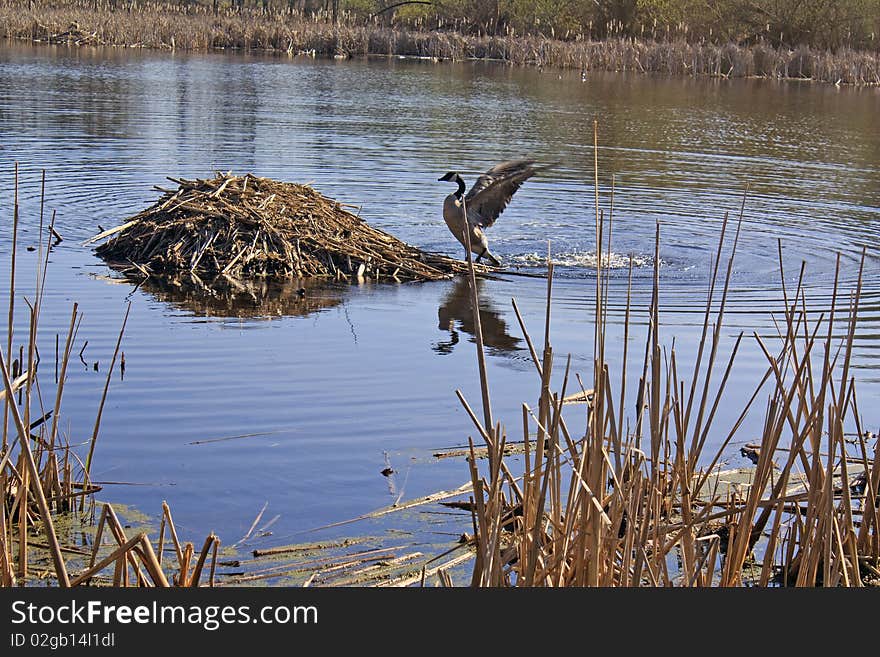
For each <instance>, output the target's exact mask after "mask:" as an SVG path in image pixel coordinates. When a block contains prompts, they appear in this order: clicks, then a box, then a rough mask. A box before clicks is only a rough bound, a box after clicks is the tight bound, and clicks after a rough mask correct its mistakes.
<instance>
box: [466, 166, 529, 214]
mask: <svg viewBox="0 0 880 657" xmlns="http://www.w3.org/2000/svg"><path fill="white" fill-rule="evenodd" d="M534 164H535V160H510V161H508V162H502V163H500V164H496V165H495V166H494V167H492V168H491V169H489V170H488V171H487V172H486V173H484V174H483V175H481V176H480V177H479V178H477V181H476V182H475V183H474V185H473V187H471V189H470V191H469V192H468V193H467V195H466V196H465V202H466V203H467V210H468V218H469V219H470V220H472V221H475V222H476V223H477V224H478V225H479V226H482V227H483V228H488V227H489V226H491V225H492V224H494V223H495V220H496V219H498V217H499V216H500V215H501V213H502V212H504V208H506V207H507V204H508V203H510V199H511V198H512V197H513V195H514V193H515V192H516V190H518V189H519V188H520V186H521V185H522V184H523V183H524V182H525V181H526V180H528V179H529V178H531V177H532V176H534V175H535V174H536V173H537V172H538V169H537V168H535V167H534Z"/></svg>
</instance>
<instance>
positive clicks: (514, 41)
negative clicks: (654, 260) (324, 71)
mask: <svg viewBox="0 0 880 657" xmlns="http://www.w3.org/2000/svg"><path fill="white" fill-rule="evenodd" d="M31 5H32V6H29V7H28V8H25V7H24V6H23V4H22V3H21V2H13V1H12V0H0V37H5V38H9V39H26V40H29V41H32V42H36V43H63V44H71V45H108V46H127V47H145V48H163V49H170V50H185V51H208V50H212V49H235V50H242V51H261V52H276V53H280V54H286V55H289V56H296V55H312V56H322V57H331V56H335V57H353V56H369V55H378V56H406V57H421V58H426V59H433V60H453V61H460V60H466V59H487V60H499V61H503V62H507V63H510V64H514V65H535V66H541V67H559V68H573V69H577V70H582V71H629V72H639V73H661V74H670V75H694V76H716V77H753V76H754V77H765V78H773V79H788V78H794V79H808V80H817V81H824V82H831V83H842V84H880V56H878V54H877V52H876V51H869V50H862V51H857V50H854V49H852V48H850V47H848V46H847V45H845V43H844V44H842V45H840V46H838V47H836V48H835V49H833V50H829V49H826V48H815V47H811V46H808V45H798V44H797V43H789V42H788V41H786V40H785V39H782V40H780V39H778V38H769V36H768V38H766V39H764V38H763V37H762V36H761V35H757V36H755V35H753V36H750V37H749V38H747V39H745V40H738V39H731V40H717V39H711V38H702V37H700V38H694V37H693V34H692V33H689V32H688V30H687V29H686V28H684V29H683V28H682V27H681V26H680V25H679V26H676V28H675V29H673V30H671V31H670V30H669V28H668V27H667V29H666V30H663V29H662V28H657V27H654V28H653V29H649V30H647V31H646V30H645V29H644V27H643V28H642V29H641V30H638V31H635V32H633V33H626V32H623V31H622V30H621V29H616V28H615V29H610V30H605V31H603V32H602V37H601V38H599V39H594V37H593V36H591V34H592V33H591V32H584V33H577V34H574V33H567V34H566V36H565V38H560V36H559V35H557V34H556V33H553V34H550V35H548V34H542V33H538V32H535V33H532V34H522V33H520V32H517V31H516V30H513V29H507V30H501V31H499V30H498V29H496V30H494V31H492V32H487V31H486V30H475V31H468V30H467V29H466V25H464V24H462V23H453V24H452V25H455V26H458V27H459V28H460V30H459V31H453V30H448V29H445V26H444V29H437V25H436V24H431V23H430V22H429V21H428V20H427V19H420V20H415V21H410V22H408V23H402V22H399V21H398V22H394V21H384V20H379V19H378V18H374V19H373V20H366V21H365V20H364V17H363V16H362V15H358V14H345V13H343V14H340V15H338V16H337V17H336V18H337V20H336V21H335V22H334V21H333V20H332V16H331V15H330V14H326V13H321V12H318V13H314V14H304V13H302V12H300V11H297V10H295V9H289V7H288V8H287V9H286V10H277V11H270V10H267V9H265V8H264V7H263V6H257V5H254V6H250V7H242V6H233V7H228V6H224V7H222V8H219V7H217V6H215V5H209V4H205V5H200V4H183V5H174V4H166V3H133V2H131V3H126V4H124V5H123V4H122V3H116V2H112V1H111V2H105V1H104V0H100V1H99V0H64V1H62V2H58V3H45V2H33V3H31ZM368 18H369V17H368ZM768 25H769V24H768ZM709 31H710V32H711V29H710V30H709ZM768 34H769V33H768Z"/></svg>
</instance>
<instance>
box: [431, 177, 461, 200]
mask: <svg viewBox="0 0 880 657" xmlns="http://www.w3.org/2000/svg"><path fill="white" fill-rule="evenodd" d="M437 180H441V181H444V182H454V183H458V191H456V192H455V195H456V196H458V197H459V198H461V195H462V194H464V190H465V184H464V180H462V179H461V176H459V175H458V173H456V172H455V171H447V172H446V173H445V174H443V175H442V176H440V177H439V178H437Z"/></svg>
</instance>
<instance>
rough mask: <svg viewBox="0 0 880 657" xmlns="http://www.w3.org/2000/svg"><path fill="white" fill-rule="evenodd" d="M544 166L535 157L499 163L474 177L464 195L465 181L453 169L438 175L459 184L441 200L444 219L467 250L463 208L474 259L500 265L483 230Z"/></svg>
mask: <svg viewBox="0 0 880 657" xmlns="http://www.w3.org/2000/svg"><path fill="white" fill-rule="evenodd" d="M546 168H547V167H546V166H536V162H535V160H510V161H507V162H501V163H500V164H496V165H495V166H494V167H492V168H491V169H489V170H488V171H487V172H486V173H484V174H483V175H481V176H480V177H479V178H477V181H476V182H475V183H474V185H473V187H471V189H470V191H469V192H468V193H467V194H465V189H466V188H467V186H466V185H465V183H464V180H462V177H461V176H460V175H458V173H456V172H455V171H450V172H448V173H446V174H445V175H443V176H442V177H440V178H438V180H444V181H449V182H454V183H457V184H458V189H457V190H456V191H455V192H453V193H452V194H450V195H449V196H447V197H446V199H444V201H443V220H444V221H445V222H446V225H447V226H448V227H449V231H450V232H451V233H452V234H453V235H454V236H455V238H456V239H457V240H458V241H459V242H461V244H462V246H464V248H465V249H467V246H468V239H467V233H466V232H465V228H464V225H465V222H464V216H463V215H464V209H465V208H466V210H467V226H468V230H469V232H470V243H471V251H472V252H473V253H474V254H476V256H477V257H476V262H479V261H480V259H481V258H486V259H487V260H489V262H491V263H492V264H493V265H495V266H496V267H499V266H501V261H499V260H498V258H496V257H495V256H494V255H492V253H491V252H490V251H489V241H488V240H487V239H486V233H485V232H484V231H485V230H486V229H487V228H489V227H490V226H492V224H494V223H495V220H496V219H498V217H499V215H500V214H501V213H502V212H504V208H506V207H507V204H508V203H510V199H511V198H512V197H513V195H514V193H515V192H516V190H518V189H519V188H520V186H521V185H522V184H523V183H524V182H525V181H526V180H528V179H529V178H531V177H532V176H534V175H535V174H536V173H538V172H539V171H540V170H542V169H546ZM465 255H467V252H465Z"/></svg>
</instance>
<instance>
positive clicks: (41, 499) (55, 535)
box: [0, 167, 219, 587]
mask: <svg viewBox="0 0 880 657" xmlns="http://www.w3.org/2000/svg"><path fill="white" fill-rule="evenodd" d="M43 189H44V190H45V174H44V176H43ZM43 205H44V204H43V202H42V201H41V203H40V220H39V233H38V234H39V236H40V245H39V252H38V255H39V257H38V259H37V262H38V265H37V269H36V283H35V286H34V290H35V293H34V295H33V298H31V299H27V298H25V299H24V301H25V305H26V308H27V313H28V319H29V321H28V324H27V327H28V330H27V332H26V333H25V334H24V335H23V336H19V335H16V334H15V333H14V324H15V323H14V319H15V312H16V303H15V302H16V282H17V278H16V277H17V276H20V275H21V272H19V271H17V270H16V264H17V263H16V251H17V246H18V245H17V238H18V229H19V203H18V170H17V167H16V173H15V193H14V201H13V217H12V249H11V257H10V279H9V280H10V282H9V311H8V325H7V330H6V344H5V350H4V349H0V376H2V382H3V385H2V389H0V398H2V404H3V417H4V421H3V432H2V445H0V586H26V585H28V584H31V583H33V582H34V581H37V580H44V579H48V580H53V581H54V582H56V583H57V585H58V586H61V587H70V586H78V585H88V584H94V583H106V584H112V585H115V586H169V585H171V584H174V585H177V586H197V585H199V583H200V582H203V581H205V579H207V577H206V576H203V574H202V571H203V570H204V569H205V568H206V567H209V568H210V571H211V574H212V575H213V571H214V564H215V559H216V554H217V548H218V547H219V540H218V539H217V538H216V536H214V535H213V534H211V535H210V536H209V537H208V540H206V541H205V544H204V546H203V547H202V550H201V552H199V553H198V555H196V554H195V552H194V549H193V546H192V544H190V543H185V544H183V545H181V542H180V541H179V540H178V537H177V532H176V531H175V529H174V525H173V523H172V521H171V514H170V510H168V508H167V506H165V508H164V510H163V511H164V512H163V519H162V525H161V529H160V535H159V543H158V547H157V548H156V549H154V547H153V545H152V543H151V542H150V540H149V539H148V537H147V533H146V532H138V533H136V534H135V535H133V536H128V535H127V534H126V532H125V529H124V528H123V525H122V523H120V521H119V519H118V517H117V515H116V512H115V511H114V509H113V507H112V506H111V505H109V504H103V505H102V507H101V514H100V517H99V520H98V522H97V525H95V524H94V523H92V520H93V518H94V512H95V510H96V502H95V498H94V496H95V494H96V493H98V492H99V491H100V490H101V486H100V485H97V484H95V483H93V482H92V480H91V477H90V472H91V464H92V459H93V456H94V453H95V446H96V444H97V441H98V437H99V430H100V424H101V416H102V412H103V408H104V403H105V401H106V398H107V393H108V388H109V384H110V380H111V376H112V374H113V371H114V366H115V363H116V361H117V358H118V356H119V349H120V343H121V341H122V337H123V333H124V330H125V322H126V320H127V318H128V310H126V313H125V317H124V318H123V321H122V327H121V329H120V332H119V338H118V340H117V343H116V348H115V351H114V355H113V359H112V362H111V365H110V367H109V369H108V372H107V377H106V381H105V385H104V389H103V394H102V396H101V401H100V404H99V407H98V411H97V415H96V418H95V423H94V426H93V428H92V430H91V432H90V434H89V435H87V436H86V438H85V440H83V441H82V442H81V443H79V444H78V445H77V444H72V443H71V441H70V438H69V436H65V435H64V434H63V433H62V432H61V431H60V426H61V423H60V417H61V403H62V397H63V394H64V389H65V382H66V379H67V368H68V364H69V362H70V357H71V353H72V351H73V345H74V342H75V341H76V337H77V334H78V331H79V327H80V322H81V320H82V313H81V312H80V311H79V309H78V306H77V304H75V303H74V304H73V307H72V309H71V315H70V323H69V326H68V330H67V334H66V337H63V336H56V345H57V346H56V362H55V364H54V365H55V369H54V374H55V376H54V400H52V398H51V397H50V396H48V395H47V394H46V392H47V391H46V389H45V386H46V380H45V377H43V379H42V380H41V378H40V377H38V370H39V367H40V364H41V358H40V354H39V351H38V349H37V342H38V340H37V338H38V331H37V327H38V324H39V317H40V311H41V307H42V300H43V285H44V283H45V280H46V273H47V268H48V263H49V255H50V252H51V249H52V247H53V246H54V244H57V241H56V240H57V233H56V232H55V230H54V214H53V217H52V220H51V221H50V222H49V224H48V226H47V225H46V224H45V222H44V221H43ZM19 308H21V306H19ZM17 340H21V344H20V345H16V341H17ZM16 346H17V347H18V348H17V349H16ZM16 356H17V357H16ZM44 367H45V365H44ZM41 381H42V385H43V387H42V388H41ZM10 420H11V426H10ZM77 447H83V448H84V449H85V451H86V455H85V457H84V458H83V457H82V456H81V455H80V454H79V453H78V451H77V449H76V448H77ZM91 528H95V532H94V534H93V536H92V539H91V545H84V544H83V543H82V536H84V535H87V534H89V530H90V529H91ZM166 529H167V530H168V531H169V532H170V535H171V537H172V539H173V543H174V547H175V551H176V554H177V556H178V562H177V564H176V570H175V571H173V574H172V575H171V576H170V577H169V575H167V574H166V570H165V569H163V566H162V563H161V554H162V544H163V541H164V533H165V531H166ZM108 537H109V540H107V541H105V540H104V539H105V538H108ZM157 555H158V556H157ZM209 556H210V557H211V561H210V562H208V561H207V559H208V557H209ZM206 564H208V566H206ZM111 568H112V569H113V576H112V578H111V577H109V576H107V575H105V573H104V571H105V570H107V569H111Z"/></svg>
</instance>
